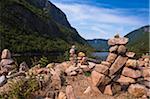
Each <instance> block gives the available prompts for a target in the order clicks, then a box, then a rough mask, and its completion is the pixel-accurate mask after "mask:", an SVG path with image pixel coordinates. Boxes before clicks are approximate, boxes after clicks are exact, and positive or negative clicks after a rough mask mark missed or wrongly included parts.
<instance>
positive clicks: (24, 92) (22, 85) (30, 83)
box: [0, 78, 39, 99]
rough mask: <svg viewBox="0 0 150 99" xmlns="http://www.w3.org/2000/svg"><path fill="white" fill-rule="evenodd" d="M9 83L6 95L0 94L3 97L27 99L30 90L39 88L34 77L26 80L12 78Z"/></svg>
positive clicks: (33, 90)
mask: <svg viewBox="0 0 150 99" xmlns="http://www.w3.org/2000/svg"><path fill="white" fill-rule="evenodd" d="M16 80H17V79H16ZM9 85H10V89H11V91H10V92H9V93H8V94H7V95H4V96H0V97H3V99H28V98H29V97H31V94H32V92H35V91H36V90H38V89H39V84H38V82H37V80H36V79H34V78H30V79H28V80H27V81H26V80H24V79H23V78H22V79H19V80H18V81H15V80H12V81H11V82H9Z"/></svg>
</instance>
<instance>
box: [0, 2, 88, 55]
mask: <svg viewBox="0 0 150 99" xmlns="http://www.w3.org/2000/svg"><path fill="white" fill-rule="evenodd" d="M35 2H36V1H35ZM0 5H1V9H0V12H1V15H0V18H1V19H0V23H1V24H0V33H1V43H0V46H1V48H0V50H2V49H4V48H8V49H10V50H11V51H12V52H14V53H25V52H31V53H32V52H34V53H44V52H65V51H66V50H68V49H69V48H70V46H71V45H72V44H75V45H76V46H77V47H79V49H81V50H84V51H87V49H91V48H90V47H89V45H88V44H87V43H86V41H85V40H84V39H83V38H81V37H80V35H79V34H78V33H77V32H76V31H75V29H73V28H68V27H66V26H62V25H60V24H59V23H57V22H55V21H54V20H53V19H52V18H51V16H50V15H49V14H48V13H46V12H47V11H46V10H43V9H40V8H37V7H35V6H34V5H31V4H30V3H29V2H27V1H26V0H1V1H0ZM56 17H57V16H56Z"/></svg>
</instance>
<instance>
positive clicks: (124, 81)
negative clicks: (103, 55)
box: [117, 75, 135, 85]
mask: <svg viewBox="0 0 150 99" xmlns="http://www.w3.org/2000/svg"><path fill="white" fill-rule="evenodd" d="M117 82H119V83H121V84H124V85H128V84H130V83H135V80H134V79H133V78H130V77H125V76H123V75H121V76H120V78H119V79H118V80H117Z"/></svg>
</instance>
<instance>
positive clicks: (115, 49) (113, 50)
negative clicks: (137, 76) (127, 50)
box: [109, 45, 118, 52]
mask: <svg viewBox="0 0 150 99" xmlns="http://www.w3.org/2000/svg"><path fill="white" fill-rule="evenodd" d="M117 49H118V45H115V46H112V47H110V48H109V52H116V51H117Z"/></svg>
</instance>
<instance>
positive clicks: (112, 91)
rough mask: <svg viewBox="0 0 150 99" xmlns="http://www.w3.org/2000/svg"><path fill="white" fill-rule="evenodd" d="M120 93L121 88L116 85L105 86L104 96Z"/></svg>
mask: <svg viewBox="0 0 150 99" xmlns="http://www.w3.org/2000/svg"><path fill="white" fill-rule="evenodd" d="M120 91H121V86H120V85H119V84H117V83H114V84H110V85H107V86H106V87H105V90H104V94H106V95H114V94H116V93H118V92H120Z"/></svg>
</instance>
